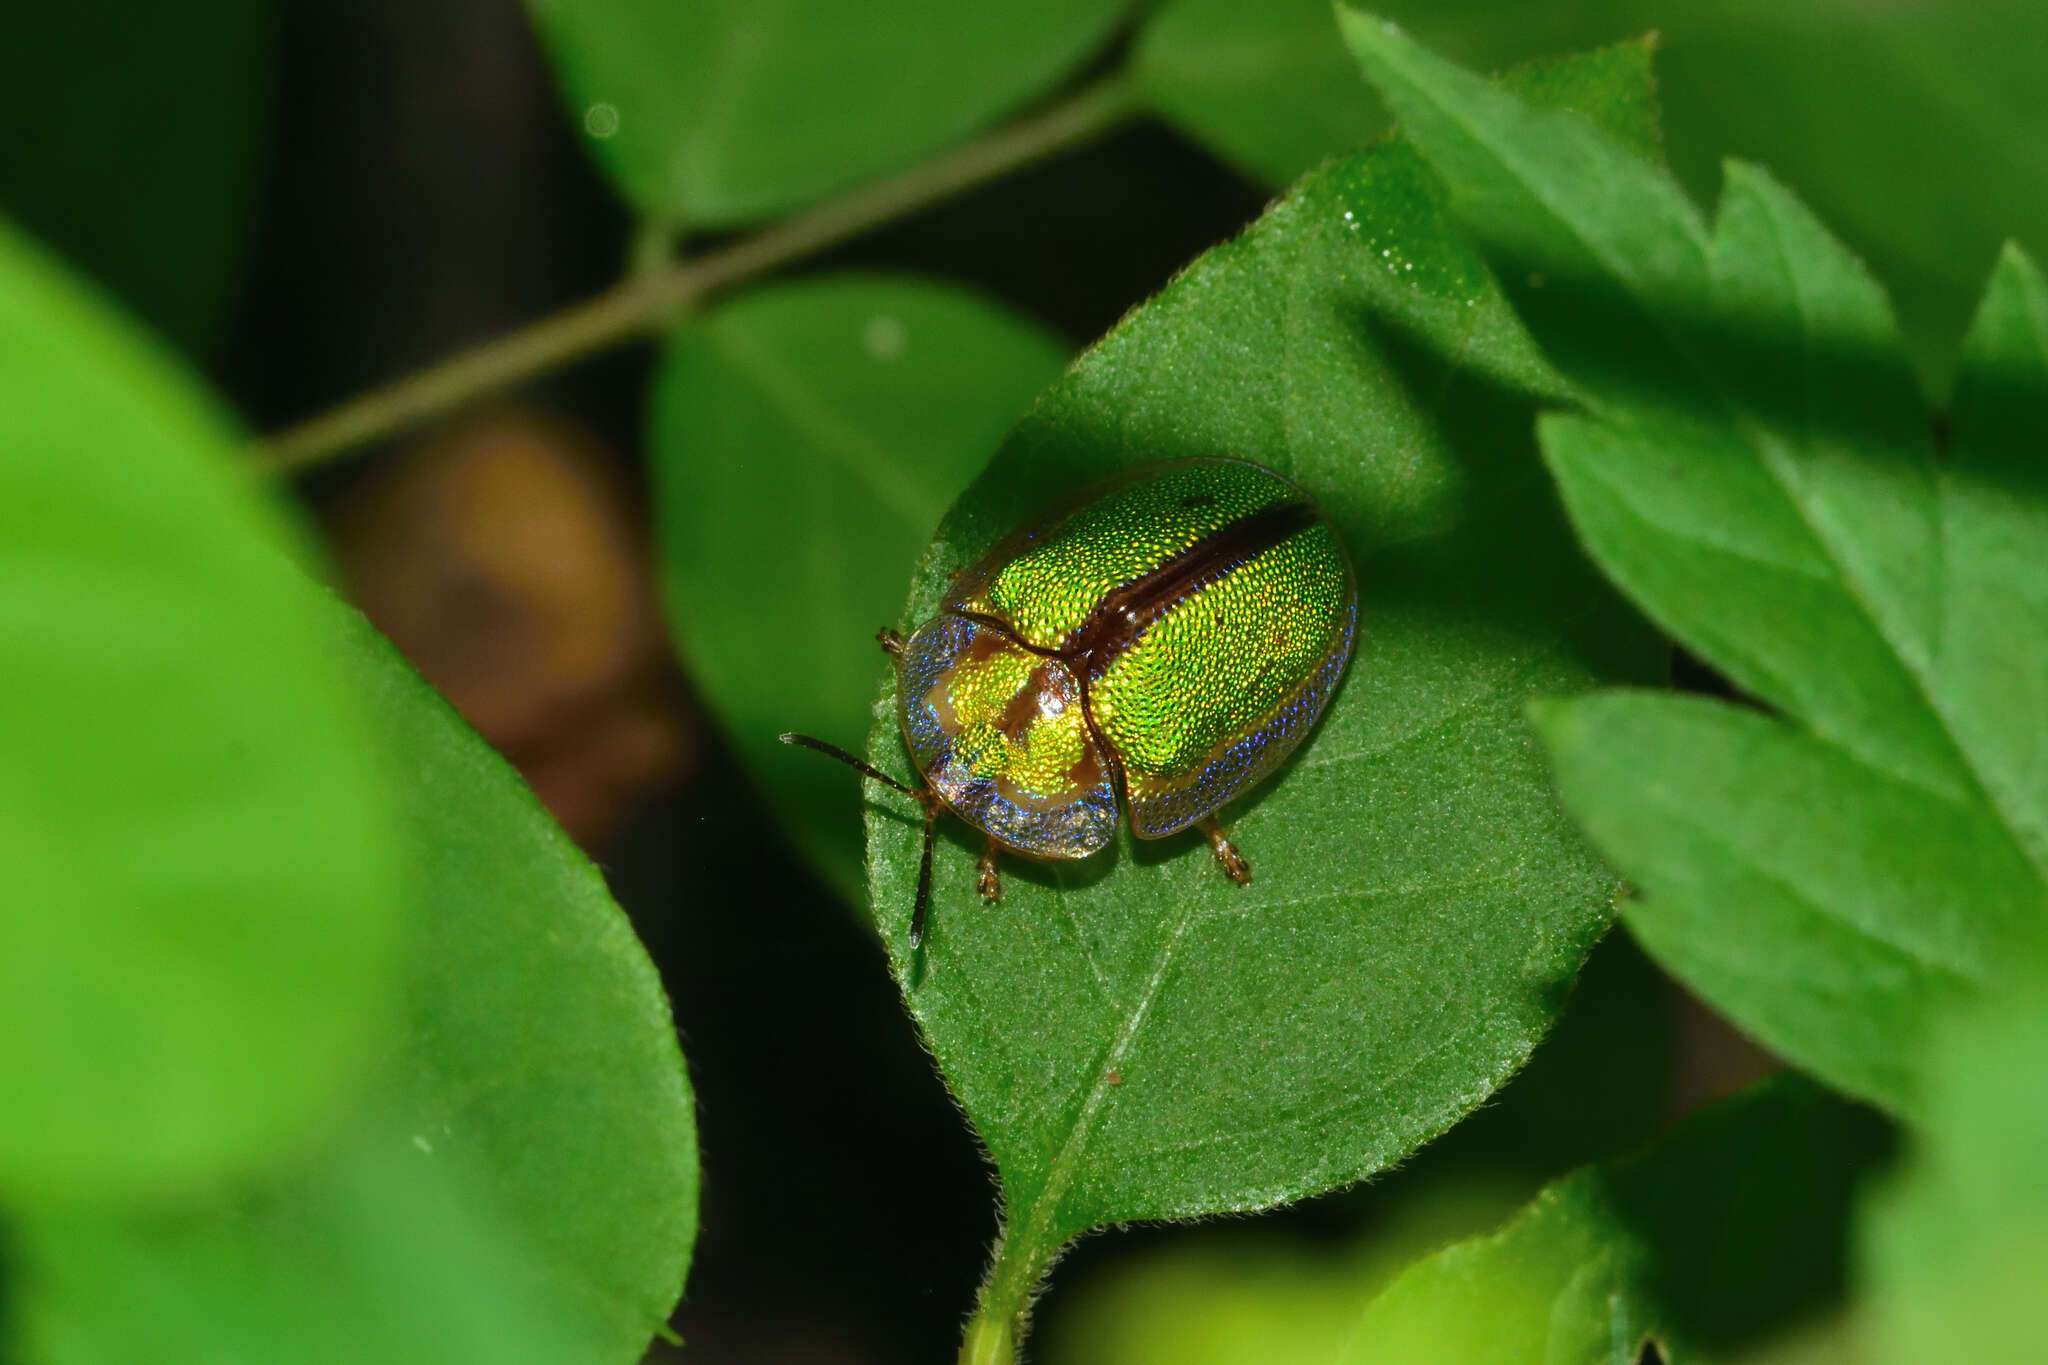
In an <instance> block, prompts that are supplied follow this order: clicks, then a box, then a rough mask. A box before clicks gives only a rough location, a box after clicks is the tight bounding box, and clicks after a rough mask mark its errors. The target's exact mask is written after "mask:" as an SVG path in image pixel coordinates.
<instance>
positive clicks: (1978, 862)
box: [1344, 12, 2048, 1110]
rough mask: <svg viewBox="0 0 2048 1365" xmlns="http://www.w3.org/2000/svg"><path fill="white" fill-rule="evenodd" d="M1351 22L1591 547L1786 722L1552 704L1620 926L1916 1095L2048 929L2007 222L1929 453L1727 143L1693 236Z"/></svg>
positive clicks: (1857, 334) (1670, 187)
mask: <svg viewBox="0 0 2048 1365" xmlns="http://www.w3.org/2000/svg"><path fill="white" fill-rule="evenodd" d="M1344 23H1345V28H1346V32H1347V34H1348V36H1349V37H1350V39H1351V41H1352V45H1353V47H1354V49H1355V50H1356V51H1357V52H1358V54H1359V56H1360V58H1361V60H1362V61H1363V62H1364V63H1365V65H1366V69H1367V71H1368V73H1369V74H1371V75H1372V77H1373V78H1374V79H1375V80H1376V81H1378V82H1379V83H1380V85H1381V88H1382V91H1383V93H1384V94H1385V95H1386V97H1387V99H1388V101H1389V103H1390V104H1391V105H1392V106H1393V107H1394V108H1395V110H1396V111H1397V112H1398V114H1399V115H1400V117H1401V120H1402V123H1403V125H1404V127H1406V128H1407V129H1408V132H1409V135H1410V136H1411V137H1413V138H1414V139H1415V140H1416V142H1417V143H1418V145H1419V146H1420V147H1421V148H1422V150H1423V152H1424V154H1425V155H1427V156H1428V157H1429V158H1430V159H1431V162H1432V164H1433V165H1435V166H1436V168H1437V169H1438V170H1439V171H1440V172H1441V173H1442V174H1443V175H1444V177H1445V178H1446V180H1447V181H1448V182H1449V183H1450V184H1451V186H1452V189H1453V192H1454V195H1455V196H1456V199H1455V202H1456V203H1457V204H1458V205H1459V207H1460V209H1461V211H1462V212H1463V214H1464V215H1465V217H1466V218H1467V221H1468V222H1469V223H1470V224H1471V225H1472V226H1473V228H1474V230H1475V232H1476V233H1477V234H1478V236H1479V237H1480V238H1481V239H1482V240H1483V241H1484V242H1485V244H1486V246H1487V248H1488V249H1489V251H1490V252H1491V253H1492V254H1493V256H1494V258H1495V260H1496V263H1497V265H1498V268H1499V269H1500V270H1501V273H1502V276H1503V278H1504V279H1507V280H1509V281H1510V282H1511V286H1512V292H1514V293H1515V295H1516V297H1517V302H1518V303H1519V304H1520V305H1521V310H1522V313H1523V315H1524V316H1525V317H1526V318H1527V319H1528V320H1529V323H1530V326H1531V328H1532V330H1533V331H1534V333H1535V335H1536V337H1537V339H1538V341H1539V342H1540V343H1541V344H1542V345H1543V346H1544V348H1545V351H1546V353H1547V354H1548V355H1549V356H1550V358H1551V360H1552V361H1553V362H1554V363H1555V364H1556V365H1557V367H1558V368H1559V369H1560V370H1561V371H1563V373H1564V374H1565V375H1566V377H1567V378H1568V379H1569V380H1570V381H1571V382H1572V384H1573V386H1574V387H1575V389H1576V390H1577V391H1578V393H1579V394H1580V395H1582V396H1583V397H1584V398H1585V399H1586V400H1587V403H1588V406H1589V409H1590V410H1589V411H1587V412H1585V413H1583V414H1574V415H1563V414H1557V415H1552V416H1550V417H1547V418H1546V419H1545V420H1544V424H1543V428H1542V440H1543V445H1544V451H1545V455H1546V457H1547V459H1548V460H1549V463H1550V465H1551V469H1552V471H1553V473H1554V474H1555V476H1556V478H1557V480H1558V483H1559V486H1560V488H1561V489H1562V490H1563V492H1564V495H1565V501H1566V505H1567V507H1568V508H1569V509H1570V511H1571V514H1572V518H1573V522H1574V524H1575V526H1576V527H1577V529H1578V531H1579V533H1580V536H1581V537H1582V539H1583V540H1584V542H1585V544H1586V546H1587V548H1588V549H1589V550H1590V551H1591V552H1592V553H1593V555H1594V556H1595V558H1596V559H1598V560H1599V562H1600V564H1601V565H1602V567H1603V568H1604V569H1606V570H1607V572H1608V573H1609V574H1610V576H1612V577H1613V578H1614V579H1615V581H1616V582H1617V583H1619V584H1620V585H1621V586H1622V587H1623V588H1624V589H1625V590H1626V591H1627V592H1629V593H1630V594H1631V595H1632V596H1633V597H1635V598H1636V600H1637V601H1638V602H1639V603H1641V605H1642V606H1643V607H1644V609H1645V610H1646V611H1647V612H1648V613H1649V614H1650V615H1651V616H1652V617H1653V618H1655V619H1656V620H1657V621H1659V622H1660V623H1661V624H1663V625H1664V626H1665V627H1666V628H1667V629H1669V630H1670V631H1671V632H1672V633H1673V634H1675V635H1676V636H1678V637H1679V638H1680V639H1681V640H1683V641H1684V642H1685V643H1686V644H1687V645H1689V646H1690V647H1691V648H1692V649H1694V650H1695V651H1696V652H1697V653H1699V654H1700V655H1701V656H1702V657H1704V658H1705V659H1707V660H1708V661H1709V662H1710V663H1712V664H1713V665H1714V666H1716V667H1717V668H1719V669H1720V670H1721V671H1722V672H1724V673H1725V674H1727V675H1728V676H1729V677H1730V678H1731V679H1733V680H1734V681H1735V682H1736V683H1737V684H1738V685H1739V686H1741V687H1743V688H1744V689H1746V690H1747V691H1749V692H1750V693H1752V694H1753V695H1755V696H1756V697H1758V698H1759V699H1761V700H1763V701H1765V702H1768V703H1770V704H1771V705H1772V706H1774V707H1777V708H1779V709H1780V710H1782V711H1783V712H1785V713H1786V714H1787V716H1788V717H1789V718H1790V719H1791V721H1793V722H1795V723H1796V725H1797V727H1798V728H1797V729H1795V728H1793V727H1792V726H1787V725H1783V724H1780V723H1778V722H1774V721H1769V720H1762V719H1758V718H1755V717H1749V716H1743V715H1740V714H1737V713H1735V712H1733V711H1732V710H1728V709H1726V708H1715V707H1713V706H1711V705H1709V704H1704V703H1697V702H1684V701H1679V700H1676V699H1669V698H1665V699H1633V700H1619V701H1614V700H1602V701H1589V702H1580V703H1573V704H1571V705H1570V706H1567V707H1563V708H1559V709H1557V710H1554V711H1551V712H1549V713H1548V714H1547V716H1546V723H1545V730H1546V738H1548V739H1549V740H1550V741H1551V743H1552V749H1553V754H1554V756H1555V758H1556V761H1557V764H1558V769H1559V776H1560V781H1561V783H1562V785H1563V787H1564V789H1565V792H1566V796H1567V800H1568V801H1569V803H1570V804H1571V806H1572V808H1573V810H1574V812H1575V813H1576V814H1578V815H1579V816H1580V817H1581V818H1582V819H1583V820H1584V821H1585V822H1586V824H1587V826H1588V828H1589V829H1590V830H1591V832H1592V833H1593V835H1594V837H1595V838H1596V839H1597V840H1598V841H1599V842H1600V843H1601V845H1602V846H1603V847H1604V848H1606V849H1607V850H1608V851H1609V853H1610V854H1611V855H1612V856H1613V857H1614V859H1615V860H1616V862H1617V863H1618V864H1619V865H1620V866H1621V868H1622V870H1623V871H1624V872H1627V873H1628V874H1629V875H1630V877H1631V878H1632V879H1634V880H1635V881H1637V882H1638V883H1639V884H1640V885H1641V886H1642V887H1643V888H1644V889H1645V891H1646V893H1647V895H1646V898H1645V899H1644V900H1643V901H1642V902H1640V903H1639V904H1638V905H1637V906H1635V907H1634V908H1633V909H1632V910H1631V911H1630V912H1629V919H1630V924H1631V926H1632V927H1633V928H1634V929H1635V931H1636V933H1637V936H1638V937H1639V938H1640V939H1641V940H1642V941H1643V943H1644V945H1645V946H1646V947H1648V948H1649V949H1650V951H1651V952H1652V953H1653V954H1654V955H1656V956H1657V957H1659V958H1660V960H1662V961H1663V962H1664V963H1665V965H1667V966H1668V967H1670V968H1671V969H1673V970H1674V971H1677V972H1678V973H1680V974H1681V975H1683V976H1684V977H1686V979H1687V980H1688V981H1689V982H1691V983H1692V984H1693V985H1694V986H1695V988H1697V989H1698V990H1699V991H1700V992H1701V993H1702V994H1703V995H1705V996H1706V997H1707V998H1708V999H1709V1000H1711V1001H1713V1002H1714V1003H1715V1004H1716V1005H1717V1006H1719V1007H1720V1008H1721V1009H1722V1010H1724V1011H1725V1012H1727V1013H1729V1014H1730V1015H1731V1016H1732V1017H1734V1018H1735V1019H1736V1020H1737V1021H1738V1022H1739V1023H1741V1024H1742V1025H1743V1026H1744V1027H1746V1028H1748V1029H1750V1030H1752V1031H1753V1032H1755V1033H1756V1034H1757V1035H1758V1036H1760V1037H1761V1038H1763V1039H1764V1040H1765V1041H1766V1042H1768V1043H1769V1044H1771V1045H1772V1046H1773V1047H1774V1048H1776V1049H1777V1050H1779V1051H1780V1052H1782V1053H1784V1054H1785V1055H1786V1056H1788V1057H1791V1058H1793V1059H1794V1060H1796V1061H1798V1062H1800V1063H1802V1064H1803V1065H1805V1066H1808V1067H1810V1068H1812V1069H1813V1070H1814V1071H1816V1072H1817V1073H1819V1074H1820V1075H1822V1076H1824V1077H1826V1078H1827V1079H1828V1080H1830V1081H1831V1082H1833V1083H1835V1084H1837V1085H1840V1086H1842V1087H1844V1088H1846V1089H1849V1090H1852V1091H1854V1092H1855V1093H1858V1094H1862V1095H1866V1096H1868V1097H1870V1098H1872V1099H1875V1100H1877V1101H1879V1102H1881V1103H1884V1104H1887V1105H1889V1106H1892V1107H1894V1108H1897V1109H1902V1110H1906V1109H1911V1108H1912V1107H1913V1105H1914V1096H1913V1093H1912V1078H1913V1075H1914V1066H1913V1062H1914V1058H1915V1053H1916V1050H1917V1048H1918V1046H1919V1043H1920V1041H1921V1039H1922V1038H1923V1036H1924V1034H1925V1031H1926V1029H1927V1027H1928V1025H1929V1024H1930V1023H1931V1022H1932V1021H1933V1020H1934V1019H1935V1018H1936V1017H1938V1015H1939V1014H1940V1013H1941V1011H1942V1009H1943V1008H1944V1007H1946V1006H1947V1005H1949V1004H1951V1003H1952V1002H1953V1001H1954V1000H1955V999H1956V998H1957V997H1958V996H1959V995H1961V994H1965V993H1967V992H1968V990H1969V989H1970V988H1971V986H1972V985H1973V984H1974V983H1977V982H1981V981H1983V980H1985V979H1987V978H1989V977H1991V976H1993V975H1995V974H1996V972H1997V971H1998V969H1999V967H2000V966H2001V964H2002V963H2004V962H2006V961H2009V960H2010V957H2011V955H2012V953H2013V951H2014V950H2015V949H2016V948H2018V947H2020V946H2021V945H2029V946H2030V947H2031V945H2037V944H2038V943H2039V942H2040V940H2041V938H2042V935H2043V932H2044V929H2048V882H2044V876H2048V775H2044V773H2043V772H2042V770H2041V767H2040V765H2039V763H2038V762H2037V761H2036V762H2033V763H2032V765H2031V766H2030V760H2031V759H2032V758H2033V756H2034V755H2037V754H2039V753H2040V752H2041V748H2040V746H2041V744H2042V741H2041V739H2040V737H2039V736H2038V735H2036V734H2034V733H2033V732H2034V730H2036V729H2037V728H2038V716H2037V715H2036V714H2035V711H2034V710H2033V709H2032V708H2031V707H2030V706H2029V705H2028V703H2029V702H2030V701H2037V700H2038V698H2039V697H2040V695H2041V688H2042V687H2043V686H2044V684H2042V683H2041V682H2040V681H2039V679H2040V678H2041V677H2042V675H2043V674H2044V673H2048V632H2043V631H2042V630H2041V628H2040V626H2041V624H2042V623H2043V622H2044V621H2048V561H2043V560H2042V559H2041V558H2040V556H2039V555H2038V553H2036V552H2034V551H2033V550H2030V549H2029V547H2030V546H2033V547H2038V545H2039V544H2040V543H2042V542H2041V540H2040V533H2041V528H2042V526H2043V525H2044V524H2048V521H2044V518H2048V498H2044V496H2043V493H2044V489H2043V480H2044V478H2048V475H2044V473H2043V466H2042V465H2041V462H2040V461H2039V460H2038V459H2033V458H2032V457H2031V454H2030V453H2026V454H2023V453H2022V451H2023V450H2025V449H2026V447H2025V445H2024V443H2025V442H2026V441H2027V440H2028V438H2027V437H2026V435H2025V434H2024V433H2026V432H2028V431H2036V432H2037V431H2038V430H2039V429H2040V425H2041V421H2042V418H2043V416H2048V349H2044V345H2043V333H2042V332H2041V331H2040V330H2039V329H2038V327H2037V326H2035V325H2034V324H2032V323H2031V322H2030V319H2032V318H2037V317H2042V316H2048V304H2044V303H2043V299H2044V291H2043V289H2042V285H2041V281H2040V278H2039V276H2038V274H2037V273H2036V272H2034V270H2033V268H2032V267H2031V266H2030V265H2028V264H2027V263H2026V262H2025V260H2024V258H2022V257H2021V256H2019V255H2018V253H2017V252H2014V253H2010V254H2009V255H2008V257H2007V260H2006V264H2005V266H2003V267H2002V268H2001V271H2000V273H1999V276H1998V279H1997V280H1996V281H1994V286H1993V293H1992V296H1991V301H1990V302H1989V303H1987V306H1986V312H1985V316H1986V318H1987V322H1986V323H1985V324H1984V326H1983V327H1980V329H1979V333H1980V335H1979V338H1978V339H1977V340H1975V341H1973V343H1972V346H1971V350H1970V358H1969V361H1968V362H1967V365H1966V371H1967V372H1966V374H1965V376H1964V378H1963V380H1962V382H1961V383H1960V384H1959V403H1958V409H1957V412H1956V415H1955V423H1956V435H1955V460H1954V461H1953V468H1945V467H1940V466H1937V464H1936V462H1935V459H1934V449H1933V442H1932V439H1931V437H1930V435H1929V433H1928V427H1927V422H1926V418H1925V415H1924V413H1923V412H1922V411H1921V409H1920V406H1919V401H1918V397H1917V391H1916V389H1915V386H1914V384H1913V382H1912V377H1911V374H1910V371H1909V369H1908V367H1907V363H1906V360H1905V357H1904V354H1903V350H1902V348H1901V345H1900V343H1899V341H1898V337H1897V334H1896V331H1895V329H1894V328H1893V327H1892V325H1891V320H1890V314H1889V312H1888V309H1887V307H1886V304H1885V300H1884V296H1883V294H1882V292H1881V291H1880V290H1879V289H1878V287H1877V286H1876V285H1875V284H1874V283H1873V282H1872V281H1871V280H1870V279H1869V277H1868V276H1867V275H1865V274H1864V273H1863V271H1862V270H1861V268H1860V267H1859V266H1858V265H1857V263H1856V262H1855V261H1854V259H1853V258H1851V257H1850V256H1849V255H1848V254H1847V252H1846V251H1845V250H1844V249H1843V248H1842V247H1841V246H1840V245H1839V244H1838V243H1836V242H1835V241H1834V240H1833V239H1832V238H1830V237H1829V236H1828V235H1827V234H1826V232H1825V230H1824V229H1822V228H1821V227H1820V225H1819V224H1818V223H1817V222H1815V221H1814V220H1813V218H1812V217H1811V216H1810V215H1809V214H1807V213H1806V211H1805V210H1804V209H1803V208H1802V207H1801V206H1800V205H1799V204H1798V202H1797V201H1796V200H1795V199H1793V197H1792V196H1791V195H1790V194H1789V193H1788V192H1786V191H1785V190H1784V189H1782V188H1780V187H1779V186H1778V185H1776V184H1775V182H1773V181H1771V180H1770V179H1769V178H1768V177H1766V176H1765V175H1763V173H1762V172H1760V171H1757V170H1755V169H1753V168H1749V167H1744V166H1740V165H1733V166H1731V167H1730V169H1729V173H1728V190H1727V193H1726V195H1725V197H1724V199H1723V202H1722V208H1721V214H1720V217H1719V220H1718V222H1717V224H1716V225H1715V228H1714V231H1713V233H1712V235H1711V236H1710V235H1709V233H1708V231H1707V228H1706V226H1705V224H1704V223H1703V222H1701V220H1700V218H1699V216H1698V214H1697V212H1696V211H1695V210H1694V209H1693V208H1692V206H1691V204H1690V203H1688V202H1687V201H1686V199H1685V197H1684V195H1683V194H1682V192H1680V191H1679V189H1678V188H1677V186H1676V184H1675V183H1674V182H1673V181H1671V180H1670V179H1669V177H1668V176H1666V175H1665V174H1664V173H1663V172H1662V170H1661V169H1660V168H1658V167H1656V166H1654V165H1653V164H1651V163H1649V162H1647V161H1645V160H1643V159H1641V158H1640V157H1638V156H1636V155H1633V154H1632V153H1630V152H1629V151H1628V150H1627V149H1625V148H1623V147H1621V146H1619V145H1617V144H1616V143H1614V142H1613V141H1612V140H1610V139H1608V138H1606V137H1604V136H1603V135H1602V134H1601V133H1599V132H1598V131H1597V130H1596V129H1594V128H1593V127H1592V126H1591V125H1589V124H1587V123H1586V122H1585V121H1583V120H1579V119H1574V118H1570V117H1568V116H1559V115H1557V114H1554V113H1551V112H1549V111H1546V110H1543V109H1539V108H1535V107H1532V106H1529V105H1526V104H1523V103H1521V102H1519V101H1517V100H1516V99H1514V98H1513V97H1512V96H1511V95H1507V94H1505V93H1503V92H1500V91H1498V90H1495V89H1493V88H1491V87H1489V86H1487V85H1486V84H1485V83H1484V82H1481V81H1479V80H1477V79H1476V78H1474V77H1471V76H1469V75H1467V74H1465V73H1464V72H1462V71H1459V70H1458V69H1457V68H1455V67H1452V66H1450V65H1449V64H1447V63H1445V62H1443V61H1441V60H1440V59H1437V58H1435V57H1432V56H1430V55H1429V54H1428V53H1426V52H1424V51H1423V50H1422V49H1420V48H1418V47H1416V46H1415V45H1414V44H1413V43H1411V42H1409V41H1408V40H1407V39H1405V38H1404V37H1402V36H1400V35H1399V34H1398V32H1396V31H1395V30H1393V29H1392V28H1390V27H1389V26H1386V25H1384V24H1382V23H1380V22H1379V21H1376V20H1372V19H1368V18H1366V17H1364V16H1361V15H1356V14H1352V13H1349V12H1347V13H1346V15H1345V17H1344ZM1992 375H1995V378H1991V377H1989V376H1992ZM1978 376H1987V377H1985V378H1979V377H1978ZM1994 393H1995V395H1996V397H1995V398H1993V397H1990V396H1988V395H1991V394H1994ZM2027 679H2033V680H2034V681H2032V682H2027V681H2025V680H2027Z"/></svg>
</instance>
